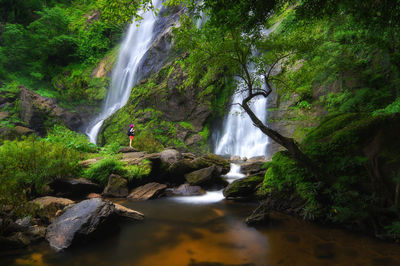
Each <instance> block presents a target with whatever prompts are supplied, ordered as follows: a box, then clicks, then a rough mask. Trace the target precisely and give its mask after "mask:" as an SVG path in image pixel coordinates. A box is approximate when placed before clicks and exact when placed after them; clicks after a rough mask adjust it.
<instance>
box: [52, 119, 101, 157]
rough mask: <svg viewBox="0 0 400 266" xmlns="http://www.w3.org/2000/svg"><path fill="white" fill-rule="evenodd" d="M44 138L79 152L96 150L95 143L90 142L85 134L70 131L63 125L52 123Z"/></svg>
mask: <svg viewBox="0 0 400 266" xmlns="http://www.w3.org/2000/svg"><path fill="white" fill-rule="evenodd" d="M45 140H46V141H48V142H50V143H60V144H64V145H65V146H66V147H68V148H72V149H74V150H77V151H81V152H97V151H98V148H97V146H96V144H93V143H90V141H89V140H88V138H87V137H86V136H85V135H83V134H80V133H77V132H75V131H71V130H69V129H68V128H66V127H65V126H60V125H54V127H53V129H52V130H51V131H50V132H48V134H47V137H46V138H45Z"/></svg>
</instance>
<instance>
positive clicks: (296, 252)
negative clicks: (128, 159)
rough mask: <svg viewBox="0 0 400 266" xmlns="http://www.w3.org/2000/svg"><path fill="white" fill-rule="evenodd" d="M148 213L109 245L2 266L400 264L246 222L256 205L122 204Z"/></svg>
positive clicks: (326, 237)
mask: <svg viewBox="0 0 400 266" xmlns="http://www.w3.org/2000/svg"><path fill="white" fill-rule="evenodd" d="M120 203H123V204H124V205H125V206H127V207H131V208H133V209H136V210H138V211H141V212H143V213H144V214H145V215H146V219H145V221H143V222H139V223H134V224H132V223H126V224H123V225H122V226H121V230H120V232H119V233H118V234H116V235H114V236H112V237H107V238H105V239H104V240H103V241H99V242H96V243H90V244H86V245H82V246H79V247H75V248H73V249H70V250H67V251H65V252H63V253H56V252H54V251H53V250H51V249H50V248H49V247H48V245H47V244H46V243H42V244H39V245H37V246H34V247H31V248H30V249H29V250H26V251H23V252H22V253H20V254H12V255H10V254H9V255H8V256H6V257H4V256H2V257H0V264H1V265H9V264H14V265H68V266H71V265H114V266H116V265H151V266H154V265H400V247H399V246H397V245H396V244H390V243H384V242H380V241H376V240H374V239H371V238H368V237H362V236H356V235H354V234H350V233H348V232H345V231H342V230H338V229H328V228H322V227H318V226H315V225H312V224H309V223H306V222H304V221H302V220H298V219H294V218H292V217H288V216H285V215H281V214H273V215H272V220H271V223H270V225H269V226H267V227H264V228H258V229H255V228H251V227H247V226H246V225H245V224H244V223H243V222H242V220H243V218H244V217H246V216H247V215H248V214H249V213H250V212H251V210H252V209H253V208H254V207H255V205H254V204H246V203H232V202H227V201H219V202H216V203H212V204H204V205H200V204H198V205H192V204H182V203H181V202H177V201H176V200H171V199H161V200H154V201H148V202H133V201H121V202H120Z"/></svg>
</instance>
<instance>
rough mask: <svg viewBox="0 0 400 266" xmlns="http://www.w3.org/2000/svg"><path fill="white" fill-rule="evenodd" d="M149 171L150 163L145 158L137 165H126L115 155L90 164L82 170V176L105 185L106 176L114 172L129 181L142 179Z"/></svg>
mask: <svg viewBox="0 0 400 266" xmlns="http://www.w3.org/2000/svg"><path fill="white" fill-rule="evenodd" d="M150 171H151V163H150V162H149V161H147V160H144V161H142V162H141V164H138V165H128V164H126V163H125V162H121V161H119V160H118V158H117V157H115V156H111V157H110V156H109V157H106V158H104V159H102V160H100V161H98V162H97V163H95V164H92V165H91V166H90V167H89V168H88V169H86V170H85V171H84V174H83V175H84V177H86V178H88V179H90V180H92V181H94V182H96V183H99V184H101V185H102V186H105V185H106V184H107V182H108V177H109V176H110V175H111V174H116V175H120V176H123V177H125V178H127V179H128V180H129V181H133V180H135V179H142V178H144V177H146V176H147V175H148V174H149V173H150Z"/></svg>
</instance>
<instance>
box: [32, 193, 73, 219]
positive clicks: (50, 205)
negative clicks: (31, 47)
mask: <svg viewBox="0 0 400 266" xmlns="http://www.w3.org/2000/svg"><path fill="white" fill-rule="evenodd" d="M31 202H32V203H33V204H35V205H38V207H39V216H40V218H41V219H42V220H44V222H46V223H50V222H52V221H54V219H55V217H56V216H57V212H58V211H62V210H63V209H64V208H65V207H67V206H69V205H72V204H74V203H75V202H74V201H72V200H70V199H66V198H56V197H51V196H46V197H41V198H36V199H34V200H32V201H31Z"/></svg>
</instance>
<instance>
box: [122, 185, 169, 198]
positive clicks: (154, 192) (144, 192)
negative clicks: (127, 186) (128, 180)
mask: <svg viewBox="0 0 400 266" xmlns="http://www.w3.org/2000/svg"><path fill="white" fill-rule="evenodd" d="M166 188H167V186H166V185H164V184H159V183H156V182H152V183H148V184H146V185H144V186H140V187H137V188H135V189H133V190H132V191H131V193H130V194H129V196H128V198H130V199H134V200H148V199H155V198H159V197H161V196H162V195H163V193H164V191H165V189H166Z"/></svg>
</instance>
